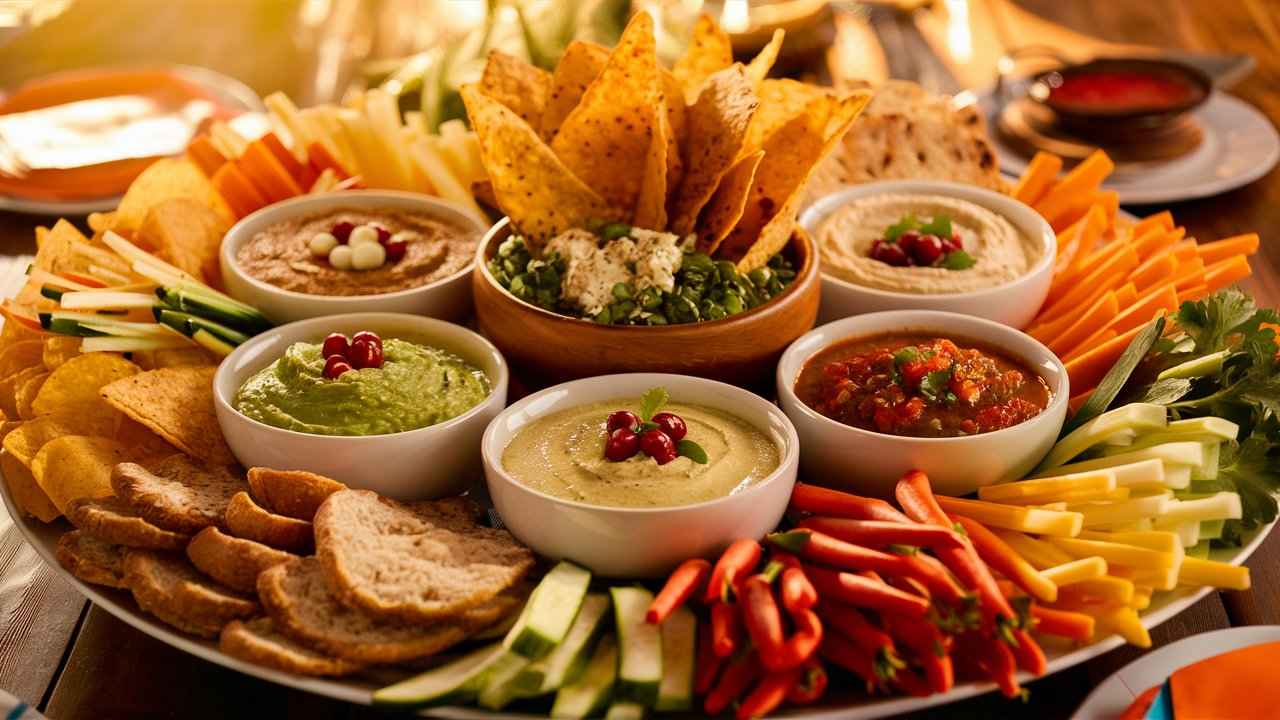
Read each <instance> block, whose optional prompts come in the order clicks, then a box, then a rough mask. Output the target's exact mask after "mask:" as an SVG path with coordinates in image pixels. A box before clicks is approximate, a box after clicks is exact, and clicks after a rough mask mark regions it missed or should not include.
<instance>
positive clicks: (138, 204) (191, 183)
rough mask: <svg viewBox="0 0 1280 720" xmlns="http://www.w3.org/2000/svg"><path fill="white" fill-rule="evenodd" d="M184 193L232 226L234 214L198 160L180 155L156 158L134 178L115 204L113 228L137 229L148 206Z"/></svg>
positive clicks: (186, 196) (149, 207)
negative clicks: (193, 160) (118, 204)
mask: <svg viewBox="0 0 1280 720" xmlns="http://www.w3.org/2000/svg"><path fill="white" fill-rule="evenodd" d="M183 197H184V198H190V199H192V200H195V201H196V202H198V203H200V204H201V205H204V206H205V207H207V208H209V209H210V210H212V211H213V212H215V213H217V215H218V216H219V217H221V218H222V220H223V222H224V223H225V224H226V225H227V226H228V227H230V226H231V223H232V221H233V220H234V217H235V216H234V215H233V214H232V213H231V210H230V208H228V207H227V203H226V201H225V200H223V199H222V196H221V195H219V194H218V191H217V190H215V189H214V187H213V184H212V183H211V182H209V178H207V177H205V174H204V173H203V172H201V171H200V168H199V167H197V166H196V164H195V163H193V162H191V161H190V160H188V159H186V158H185V157H177V158H164V159H162V160H157V161H155V162H154V163H152V164H151V165H150V166H148V167H147V169H146V170H143V171H142V173H141V174H140V175H138V177H137V178H136V179H134V181H133V182H132V183H131V184H130V185H129V189H128V190H126V191H125V193H124V197H123V198H121V199H120V206H119V207H117V208H116V216H115V227H114V228H113V229H114V230H115V231H116V232H121V231H122V230H124V231H133V230H137V229H138V228H141V227H142V223H143V221H144V220H145V219H146V217H147V211H148V210H150V209H151V208H153V207H155V206H156V205H159V204H160V203H162V202H164V201H165V200H169V199H172V198H183Z"/></svg>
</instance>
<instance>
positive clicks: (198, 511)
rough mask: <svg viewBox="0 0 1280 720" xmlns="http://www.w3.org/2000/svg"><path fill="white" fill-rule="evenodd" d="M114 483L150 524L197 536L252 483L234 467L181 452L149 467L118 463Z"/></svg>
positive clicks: (115, 487) (112, 477)
mask: <svg viewBox="0 0 1280 720" xmlns="http://www.w3.org/2000/svg"><path fill="white" fill-rule="evenodd" d="M111 487H112V489H114V490H115V493H116V495H117V496H119V497H120V498H122V499H124V501H125V502H127V503H129V506H130V507H132V508H133V509H134V510H135V511H136V512H137V513H138V514H139V515H141V516H142V517H144V518H146V519H147V520H149V521H151V522H152V523H154V524H156V525H159V526H160V527H162V528H165V529H167V530H173V531H175V532H183V533H188V534H195V533H197V532H200V531H201V530H202V529H204V528H206V527H209V526H210V525H218V524H220V523H221V522H222V517H223V515H224V514H225V513H226V511H227V503H228V502H230V501H231V498H232V496H234V495H235V494H236V493H238V492H241V491H243V490H247V489H248V488H249V485H248V483H246V482H245V481H244V478H243V477H242V476H241V475H240V474H239V472H238V471H237V470H235V469H233V468H232V467H230V466H227V465H205V464H202V463H200V462H199V461H197V460H193V459H192V458H190V457H188V456H186V455H181V454H179V455H171V456H169V457H167V458H165V459H163V460H160V461H158V462H155V463H152V464H151V466H150V467H143V466H141V465H138V464H136V463H120V464H119V465H116V466H115V468H114V469H113V470H112V472H111Z"/></svg>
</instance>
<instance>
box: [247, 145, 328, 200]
mask: <svg viewBox="0 0 1280 720" xmlns="http://www.w3.org/2000/svg"><path fill="white" fill-rule="evenodd" d="M259 140H260V141H261V142H262V144H263V145H265V146H266V147H267V149H268V150H270V151H271V155H272V156H273V157H275V159H276V162H278V163H280V166H281V167H283V168H284V169H285V172H287V173H289V176H290V177H292V178H293V179H294V180H297V181H298V185H299V186H300V187H304V188H309V187H311V183H313V182H315V181H316V176H318V175H319V174H320V173H319V172H317V171H316V170H315V169H314V168H312V167H311V165H310V164H307V165H303V164H302V163H300V162H298V158H296V157H294V155H293V153H292V152H291V151H290V150H289V149H288V148H286V147H285V146H284V143H282V142H280V138H278V137H276V134H275V133H267V134H266V135H263V136H262V137H261V138H259Z"/></svg>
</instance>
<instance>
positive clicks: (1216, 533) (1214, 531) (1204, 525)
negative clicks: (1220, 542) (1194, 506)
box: [1200, 520, 1227, 541]
mask: <svg viewBox="0 0 1280 720" xmlns="http://www.w3.org/2000/svg"><path fill="white" fill-rule="evenodd" d="M1226 524H1227V521H1226V520H1201V521H1200V540H1201V541H1204V540H1217V539H1219V538H1221V537H1222V530H1223V528H1224V527H1225V526H1226Z"/></svg>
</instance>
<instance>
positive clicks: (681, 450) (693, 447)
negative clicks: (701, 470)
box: [676, 438, 707, 465]
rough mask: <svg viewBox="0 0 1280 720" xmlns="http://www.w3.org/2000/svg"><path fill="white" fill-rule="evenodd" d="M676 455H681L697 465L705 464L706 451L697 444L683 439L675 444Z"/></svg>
mask: <svg viewBox="0 0 1280 720" xmlns="http://www.w3.org/2000/svg"><path fill="white" fill-rule="evenodd" d="M676 454H678V455H683V456H685V457H687V458H689V459H690V460H692V461H694V462H696V463H698V464H699V465H706V464H707V451H706V450H703V449H702V446H701V445H699V444H698V443H696V442H694V441H692V440H689V439H687V438H686V439H684V440H681V441H680V442H678V443H676Z"/></svg>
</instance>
